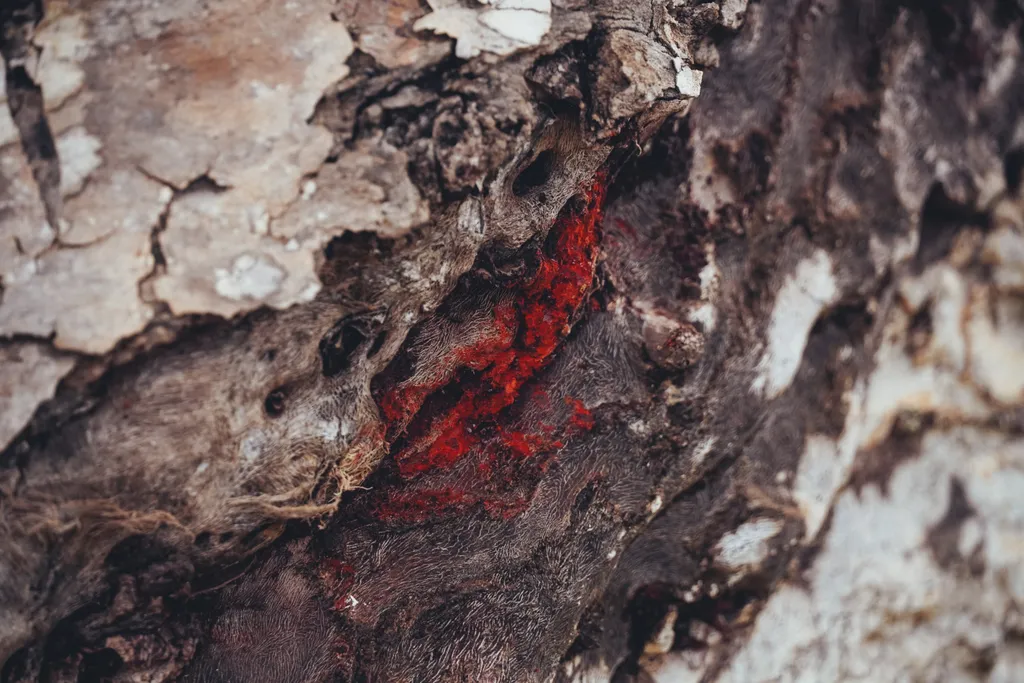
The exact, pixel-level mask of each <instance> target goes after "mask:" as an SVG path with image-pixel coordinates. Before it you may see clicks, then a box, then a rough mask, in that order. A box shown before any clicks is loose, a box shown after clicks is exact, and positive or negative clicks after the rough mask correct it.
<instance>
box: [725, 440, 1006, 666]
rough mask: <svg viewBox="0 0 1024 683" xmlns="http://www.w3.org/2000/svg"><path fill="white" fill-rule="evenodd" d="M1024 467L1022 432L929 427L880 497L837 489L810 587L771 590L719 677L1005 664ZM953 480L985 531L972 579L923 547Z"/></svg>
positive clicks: (874, 491)
mask: <svg viewBox="0 0 1024 683" xmlns="http://www.w3.org/2000/svg"><path fill="white" fill-rule="evenodd" d="M1022 468H1024V442H1022V441H1021V440H1020V439H1019V438H1017V439H1008V438H1006V437H1005V436H1003V435H1000V434H997V433H993V432H989V431H985V430H981V429H974V428H960V429H954V430H953V431H949V432H944V431H940V430H936V431H934V432H931V433H929V434H927V435H926V436H925V438H924V440H923V442H922V445H921V454H920V456H919V457H918V458H917V459H912V460H910V461H909V462H907V463H906V464H904V465H902V466H900V467H898V468H897V470H896V471H895V473H894V474H893V476H892V478H891V479H890V481H889V486H888V489H889V494H888V495H884V494H883V493H882V492H881V490H880V489H879V488H878V487H877V486H875V485H870V486H868V487H866V488H865V489H864V490H863V491H862V492H861V493H860V494H857V493H856V492H854V491H852V490H851V491H846V492H845V493H843V494H842V495H841V496H840V498H839V499H838V500H837V502H836V506H835V510H834V517H833V520H832V525H831V529H830V532H829V535H828V536H827V540H826V542H825V545H824V547H823V548H822V551H821V554H820V555H819V556H818V558H817V560H816V562H815V564H814V567H813V569H812V570H811V571H810V573H809V577H808V579H809V588H808V589H804V588H797V587H783V588H782V589H780V590H779V591H778V592H776V593H775V594H774V595H773V596H772V598H771V599H770V600H769V602H768V604H767V606H766V607H765V609H764V611H763V612H762V613H761V614H760V616H759V617H758V619H757V622H756V625H755V629H754V632H753V635H752V637H751V639H750V641H749V642H748V643H747V644H746V645H745V646H744V648H743V649H742V650H741V651H740V652H739V654H738V655H737V656H736V657H735V659H733V661H732V662H731V663H730V665H729V667H728V668H727V669H726V671H725V672H724V673H723V674H722V675H721V676H720V677H719V678H718V679H717V680H718V681H719V682H720V683H727V682H733V681H736V682H739V681H751V680H774V681H779V682H780V683H784V682H787V681H813V680H822V679H823V678H824V679H827V680H847V681H896V680H905V679H906V677H907V676H909V675H910V674H911V672H914V673H915V674H916V675H915V678H920V679H922V680H961V678H959V677H958V676H960V677H963V676H967V674H968V671H969V670H970V667H971V665H972V660H977V659H980V658H982V657H983V656H989V654H992V655H994V657H995V659H996V661H997V665H996V666H997V668H998V667H1000V666H1004V664H1002V663H1001V662H1002V660H1003V658H1004V657H1012V656H1013V652H1012V651H1011V648H1010V646H1009V645H1008V644H1007V643H1006V641H1004V636H1003V625H1004V623H1005V620H1006V619H1008V618H1011V617H1012V614H1011V613H1012V612H1013V610H1014V609H1015V608H1014V607H1013V604H1014V602H1015V601H1016V603H1017V604H1020V601H1021V599H1022V597H1024V516H1022V515H1021V510H1020V505H1019V501H1020V500H1021V496H1024V477H1022V476H1021V471H1022ZM953 477H956V478H958V479H959V480H960V481H961V482H963V485H964V488H965V490H966V494H967V498H968V501H969V503H970V505H971V506H972V507H973V508H974V509H975V510H976V511H977V520H978V523H979V526H980V528H981V529H982V530H983V531H982V535H983V540H981V541H980V542H978V543H976V545H975V548H977V549H978V552H980V553H981V558H982V559H983V564H984V568H983V570H982V571H981V572H980V573H978V574H977V575H974V576H957V575H955V574H954V573H951V572H947V571H945V570H943V569H942V568H941V567H940V566H939V565H938V564H937V563H936V561H935V559H934V558H933V556H932V553H931V551H930V549H929V548H928V547H927V544H926V536H927V534H928V532H929V530H930V529H932V528H933V527H934V526H935V525H936V524H938V523H939V522H940V520H941V519H942V518H943V517H944V515H945V514H946V510H947V508H948V506H949V497H950V496H949V489H950V481H951V479H952V478H953ZM986 653H989V654H986ZM963 680H973V678H970V677H967V678H963ZM990 680H991V679H990Z"/></svg>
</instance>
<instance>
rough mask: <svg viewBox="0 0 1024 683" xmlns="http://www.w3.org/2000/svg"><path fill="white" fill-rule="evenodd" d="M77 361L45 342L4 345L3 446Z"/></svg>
mask: <svg viewBox="0 0 1024 683" xmlns="http://www.w3.org/2000/svg"><path fill="white" fill-rule="evenodd" d="M74 364H75V361H74V358H73V357H71V356H60V355H56V354H54V353H53V352H52V351H50V350H49V349H47V348H46V347H45V346H43V345H42V344H36V343H33V342H11V343H9V344H7V345H5V346H3V347H0V450H3V449H4V448H6V447H7V444H9V443H10V442H11V439H13V438H14V437H15V436H16V435H17V434H18V432H20V431H21V430H22V428H24V426H25V425H26V424H28V421H29V420H30V419H31V418H32V414H33V413H34V412H35V410H36V406H37V405H39V403H41V402H42V401H45V400H46V399H48V398H51V397H52V396H53V392H54V390H55V389H56V388H57V383H58V382H60V380H61V378H63V377H64V375H66V374H67V373H68V372H69V371H70V370H71V368H72V367H73V366H74Z"/></svg>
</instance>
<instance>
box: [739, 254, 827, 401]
mask: <svg viewBox="0 0 1024 683" xmlns="http://www.w3.org/2000/svg"><path fill="white" fill-rule="evenodd" d="M838 295H839V289H838V286H837V284H836V279H835V276H834V274H833V271H832V260H831V259H830V258H829V256H828V254H826V253H825V252H824V251H821V250H818V251H815V252H814V254H813V255H812V256H811V257H809V258H806V259H804V260H803V261H801V262H800V263H799V264H797V267H796V270H795V271H794V272H793V274H792V275H790V276H788V277H787V278H786V281H785V282H784V283H783V285H782V288H781V289H780V290H779V294H778V297H777V298H776V299H775V307H774V309H773V310H772V318H771V322H770V323H769V327H768V349H767V351H766V352H765V354H764V355H763V356H762V357H761V361H760V363H759V366H758V376H757V377H756V378H755V380H754V382H753V384H752V389H753V390H754V391H756V392H758V393H761V392H764V393H765V394H766V396H767V397H768V398H772V397H775V396H778V395H779V394H780V393H782V392H783V391H784V390H785V389H786V388H787V387H788V386H789V385H790V383H791V382H792V381H793V377H795V376H796V371H797V369H798V368H799V367H800V360H801V358H803V353H804V347H805V346H806V345H807V336H808V335H809V334H810V332H811V327H813V326H814V322H815V321H816V320H817V319H818V316H820V315H821V312H822V311H824V310H825V308H827V307H828V306H829V305H831V304H832V303H834V302H835V300H836V297H837V296H838Z"/></svg>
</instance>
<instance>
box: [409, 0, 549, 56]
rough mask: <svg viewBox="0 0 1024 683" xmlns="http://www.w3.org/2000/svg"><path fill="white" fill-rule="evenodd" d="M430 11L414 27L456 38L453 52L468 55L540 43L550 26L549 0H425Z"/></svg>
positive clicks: (510, 50)
mask: <svg viewBox="0 0 1024 683" xmlns="http://www.w3.org/2000/svg"><path fill="white" fill-rule="evenodd" d="M428 4H429V5H430V9H431V10H432V11H431V13H430V14H428V15H426V16H425V17H422V18H421V19H419V20H418V21H417V22H416V23H415V24H413V30H416V31H433V32H435V33H441V34H444V35H447V36H451V37H452V38H455V56H456V57H458V58H459V59H470V58H472V57H476V56H477V55H479V54H480V53H481V52H490V53H493V54H497V55H509V54H512V53H513V52H515V51H516V50H521V49H523V48H527V47H531V46H534V45H538V44H540V41H541V39H542V38H543V37H544V36H545V35H546V34H547V32H548V31H549V30H550V29H551V0H480V4H481V5H483V7H465V6H463V5H462V4H461V3H460V2H458V0H428Z"/></svg>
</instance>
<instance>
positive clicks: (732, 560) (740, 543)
mask: <svg viewBox="0 0 1024 683" xmlns="http://www.w3.org/2000/svg"><path fill="white" fill-rule="evenodd" d="M780 531H782V524H781V523H780V522H778V521H777V520H774V519H768V518H761V519H755V520H751V521H749V522H744V523H743V524H741V525H740V526H738V527H737V528H736V529H735V530H734V531H730V532H729V533H727V534H725V535H724V536H722V538H721V539H719V541H718V543H717V544H716V545H715V549H714V555H715V561H716V562H717V563H718V564H720V565H722V566H723V567H725V568H726V569H728V570H729V571H731V572H736V571H740V570H747V569H752V568H756V567H757V566H758V565H760V564H761V563H762V562H764V560H765V558H766V557H768V551H769V544H768V541H770V540H771V539H773V538H775V536H777V535H778V534H779V532H780Z"/></svg>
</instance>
